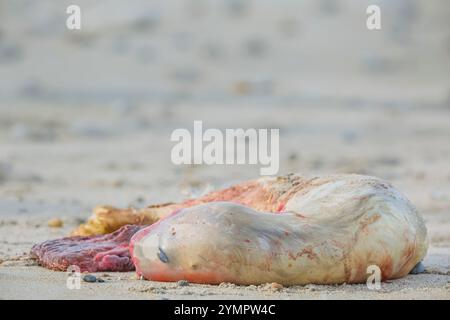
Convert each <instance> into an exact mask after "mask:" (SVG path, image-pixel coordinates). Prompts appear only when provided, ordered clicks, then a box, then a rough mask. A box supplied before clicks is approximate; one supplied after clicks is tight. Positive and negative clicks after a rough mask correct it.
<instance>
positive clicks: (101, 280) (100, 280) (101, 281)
mask: <svg viewBox="0 0 450 320" xmlns="http://www.w3.org/2000/svg"><path fill="white" fill-rule="evenodd" d="M97 282H100V283H103V282H105V280H103V279H102V278H97Z"/></svg>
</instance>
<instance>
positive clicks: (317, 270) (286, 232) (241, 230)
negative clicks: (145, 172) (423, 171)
mask: <svg viewBox="0 0 450 320" xmlns="http://www.w3.org/2000/svg"><path fill="white" fill-rule="evenodd" d="M241 191H242V192H239V193H238V195H239V197H238V200H237V196H236V194H235V195H233V196H231V197H226V196H223V197H222V199H218V200H221V201H214V200H212V201H197V202H195V203H193V204H192V206H189V205H188V206H185V207H184V208H183V207H182V208H180V209H178V210H177V211H175V212H173V213H171V214H170V215H168V216H166V217H165V218H164V219H161V220H160V221H158V222H157V223H155V224H153V225H151V226H149V227H146V228H143V229H142V230H140V231H138V232H137V233H136V234H135V235H134V236H133V237H132V238H131V244H130V253H131V256H132V259H133V263H134V265H135V267H136V270H137V273H138V274H139V275H142V276H143V277H144V278H146V279H149V280H156V281H178V280H182V279H184V280H188V281H191V282H195V283H211V284H217V283H221V282H232V283H236V284H261V283H268V282H278V283H280V284H283V285H294V284H307V283H316V284H338V283H362V282H365V281H366V280H367V277H368V276H369V274H368V273H367V271H368V268H369V267H371V266H376V267H378V268H379V270H380V271H381V277H382V279H383V280H386V279H394V278H399V277H403V276H405V275H406V274H408V273H409V272H410V271H411V270H412V269H413V268H414V266H415V265H416V264H417V263H419V262H420V261H421V260H422V259H423V257H424V256H425V254H426V250H427V235H426V228H425V224H424V221H423V220H422V218H421V217H420V216H419V215H418V213H417V212H416V210H415V208H414V207H413V206H412V204H411V203H410V202H409V201H408V200H407V199H406V198H405V197H404V196H403V195H402V194H400V193H399V192H398V191H397V190H396V189H395V188H393V187H392V186H391V185H390V184H389V183H387V182H385V181H382V180H379V179H377V178H373V177H367V176H360V175H335V176H326V177H319V178H313V179H307V178H304V177H302V176H299V175H291V176H289V177H283V178H264V179H259V180H255V182H253V183H250V184H249V185H247V186H246V187H245V188H244V189H243V190H241ZM245 192H248V193H249V194H251V195H252V197H251V199H250V198H249V199H247V198H246V197H245V196H244V197H243V196H242V194H245ZM213 198H214V197H213ZM246 199H247V200H246ZM254 199H258V200H257V201H256V202H255V201H254ZM222 200H224V201H222Z"/></svg>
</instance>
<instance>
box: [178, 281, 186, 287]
mask: <svg viewBox="0 0 450 320" xmlns="http://www.w3.org/2000/svg"><path fill="white" fill-rule="evenodd" d="M177 284H178V286H179V287H187V286H188V285H189V281H187V280H179V281H178V282H177Z"/></svg>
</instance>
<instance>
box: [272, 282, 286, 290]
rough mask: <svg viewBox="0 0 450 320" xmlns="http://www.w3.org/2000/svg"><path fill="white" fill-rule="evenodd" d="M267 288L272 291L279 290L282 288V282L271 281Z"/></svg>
mask: <svg viewBox="0 0 450 320" xmlns="http://www.w3.org/2000/svg"><path fill="white" fill-rule="evenodd" d="M269 288H270V289H271V290H273V291H280V290H281V289H283V288H284V287H283V285H282V284H279V283H278V282H272V283H271V284H270V285H269Z"/></svg>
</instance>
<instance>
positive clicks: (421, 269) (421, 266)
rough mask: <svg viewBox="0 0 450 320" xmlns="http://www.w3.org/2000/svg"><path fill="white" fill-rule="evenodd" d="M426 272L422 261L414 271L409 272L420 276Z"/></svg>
mask: <svg viewBox="0 0 450 320" xmlns="http://www.w3.org/2000/svg"><path fill="white" fill-rule="evenodd" d="M424 272H425V266H424V265H423V263H422V261H420V262H419V263H418V264H416V266H415V267H414V268H412V270H411V271H410V272H409V273H410V274H419V273H424Z"/></svg>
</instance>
